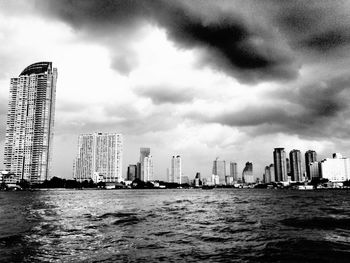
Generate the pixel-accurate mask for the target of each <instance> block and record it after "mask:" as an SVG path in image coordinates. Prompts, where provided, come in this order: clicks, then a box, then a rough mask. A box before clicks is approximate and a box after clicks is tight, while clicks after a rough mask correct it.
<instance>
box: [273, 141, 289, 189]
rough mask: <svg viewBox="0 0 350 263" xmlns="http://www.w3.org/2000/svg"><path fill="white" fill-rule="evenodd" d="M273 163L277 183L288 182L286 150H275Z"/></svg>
mask: <svg viewBox="0 0 350 263" xmlns="http://www.w3.org/2000/svg"><path fill="white" fill-rule="evenodd" d="M273 162H274V169H275V179H276V182H282V181H288V177H287V165H286V153H285V151H284V148H275V150H274V151H273Z"/></svg>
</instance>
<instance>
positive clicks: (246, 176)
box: [242, 162, 255, 184]
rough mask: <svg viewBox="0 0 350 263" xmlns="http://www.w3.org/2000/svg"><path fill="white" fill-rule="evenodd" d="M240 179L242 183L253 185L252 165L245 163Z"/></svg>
mask: <svg viewBox="0 0 350 263" xmlns="http://www.w3.org/2000/svg"><path fill="white" fill-rule="evenodd" d="M242 178H243V182H244V183H247V184H250V183H255V180H254V175H253V163H251V162H246V164H245V167H244V169H243V173H242Z"/></svg>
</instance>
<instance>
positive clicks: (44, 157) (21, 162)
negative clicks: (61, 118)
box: [4, 62, 57, 183]
mask: <svg viewBox="0 0 350 263" xmlns="http://www.w3.org/2000/svg"><path fill="white" fill-rule="evenodd" d="M56 81H57V69H56V68H52V62H39V63H35V64H32V65H30V66H28V67H26V68H25V69H24V70H23V71H22V72H21V74H20V75H19V77H17V78H11V84H10V96H9V103H8V113H7V127H6V141H5V152H4V165H5V169H6V170H7V171H9V172H11V173H14V174H15V179H16V180H21V179H24V180H28V181H29V182H30V183H38V182H40V181H43V180H46V179H49V178H50V168H51V153H52V140H53V128H54V115H55V101H56Z"/></svg>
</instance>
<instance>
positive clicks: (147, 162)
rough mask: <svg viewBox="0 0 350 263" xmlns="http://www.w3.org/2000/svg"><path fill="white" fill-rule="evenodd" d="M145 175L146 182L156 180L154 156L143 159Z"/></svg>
mask: <svg viewBox="0 0 350 263" xmlns="http://www.w3.org/2000/svg"><path fill="white" fill-rule="evenodd" d="M143 174H144V181H145V182H148V181H152V180H154V174H153V158H152V155H148V156H146V157H145V158H144V159H143Z"/></svg>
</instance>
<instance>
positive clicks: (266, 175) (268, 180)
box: [264, 166, 271, 184]
mask: <svg viewBox="0 0 350 263" xmlns="http://www.w3.org/2000/svg"><path fill="white" fill-rule="evenodd" d="M264 183H265V184H268V183H271V174H270V166H265V172H264Z"/></svg>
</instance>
